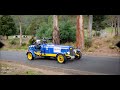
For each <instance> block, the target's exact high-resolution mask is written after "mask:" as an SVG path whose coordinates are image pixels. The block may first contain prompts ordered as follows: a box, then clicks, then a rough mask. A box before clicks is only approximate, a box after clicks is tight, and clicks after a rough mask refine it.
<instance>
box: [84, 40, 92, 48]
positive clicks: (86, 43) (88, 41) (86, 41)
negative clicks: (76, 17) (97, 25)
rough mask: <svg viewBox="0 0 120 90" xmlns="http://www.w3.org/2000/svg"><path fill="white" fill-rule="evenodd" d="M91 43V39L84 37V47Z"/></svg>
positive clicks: (89, 45)
mask: <svg viewBox="0 0 120 90" xmlns="http://www.w3.org/2000/svg"><path fill="white" fill-rule="evenodd" d="M91 45H92V41H91V40H90V39H88V38H85V47H86V48H89V47H91Z"/></svg>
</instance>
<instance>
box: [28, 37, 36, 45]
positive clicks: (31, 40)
mask: <svg viewBox="0 0 120 90" xmlns="http://www.w3.org/2000/svg"><path fill="white" fill-rule="evenodd" d="M34 42H35V38H34V36H32V37H31V38H30V40H29V43H28V44H29V45H31V44H33V43H34Z"/></svg>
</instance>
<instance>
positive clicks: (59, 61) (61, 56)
mask: <svg viewBox="0 0 120 90" xmlns="http://www.w3.org/2000/svg"><path fill="white" fill-rule="evenodd" d="M56 58H57V61H58V63H61V64H62V63H65V61H66V57H65V55H63V54H58V55H57V57H56Z"/></svg>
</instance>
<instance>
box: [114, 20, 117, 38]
mask: <svg viewBox="0 0 120 90" xmlns="http://www.w3.org/2000/svg"><path fill="white" fill-rule="evenodd" d="M116 24H117V20H116V18H115V22H114V26H115V36H116V35H117V33H116V32H117V25H116Z"/></svg>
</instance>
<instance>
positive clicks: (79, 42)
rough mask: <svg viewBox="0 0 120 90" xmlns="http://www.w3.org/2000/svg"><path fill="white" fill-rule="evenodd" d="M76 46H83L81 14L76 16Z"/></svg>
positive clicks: (80, 47)
mask: <svg viewBox="0 0 120 90" xmlns="http://www.w3.org/2000/svg"><path fill="white" fill-rule="evenodd" d="M76 47H77V48H78V49H83V48H84V30H83V16H82V15H78V16H77V30H76Z"/></svg>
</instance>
